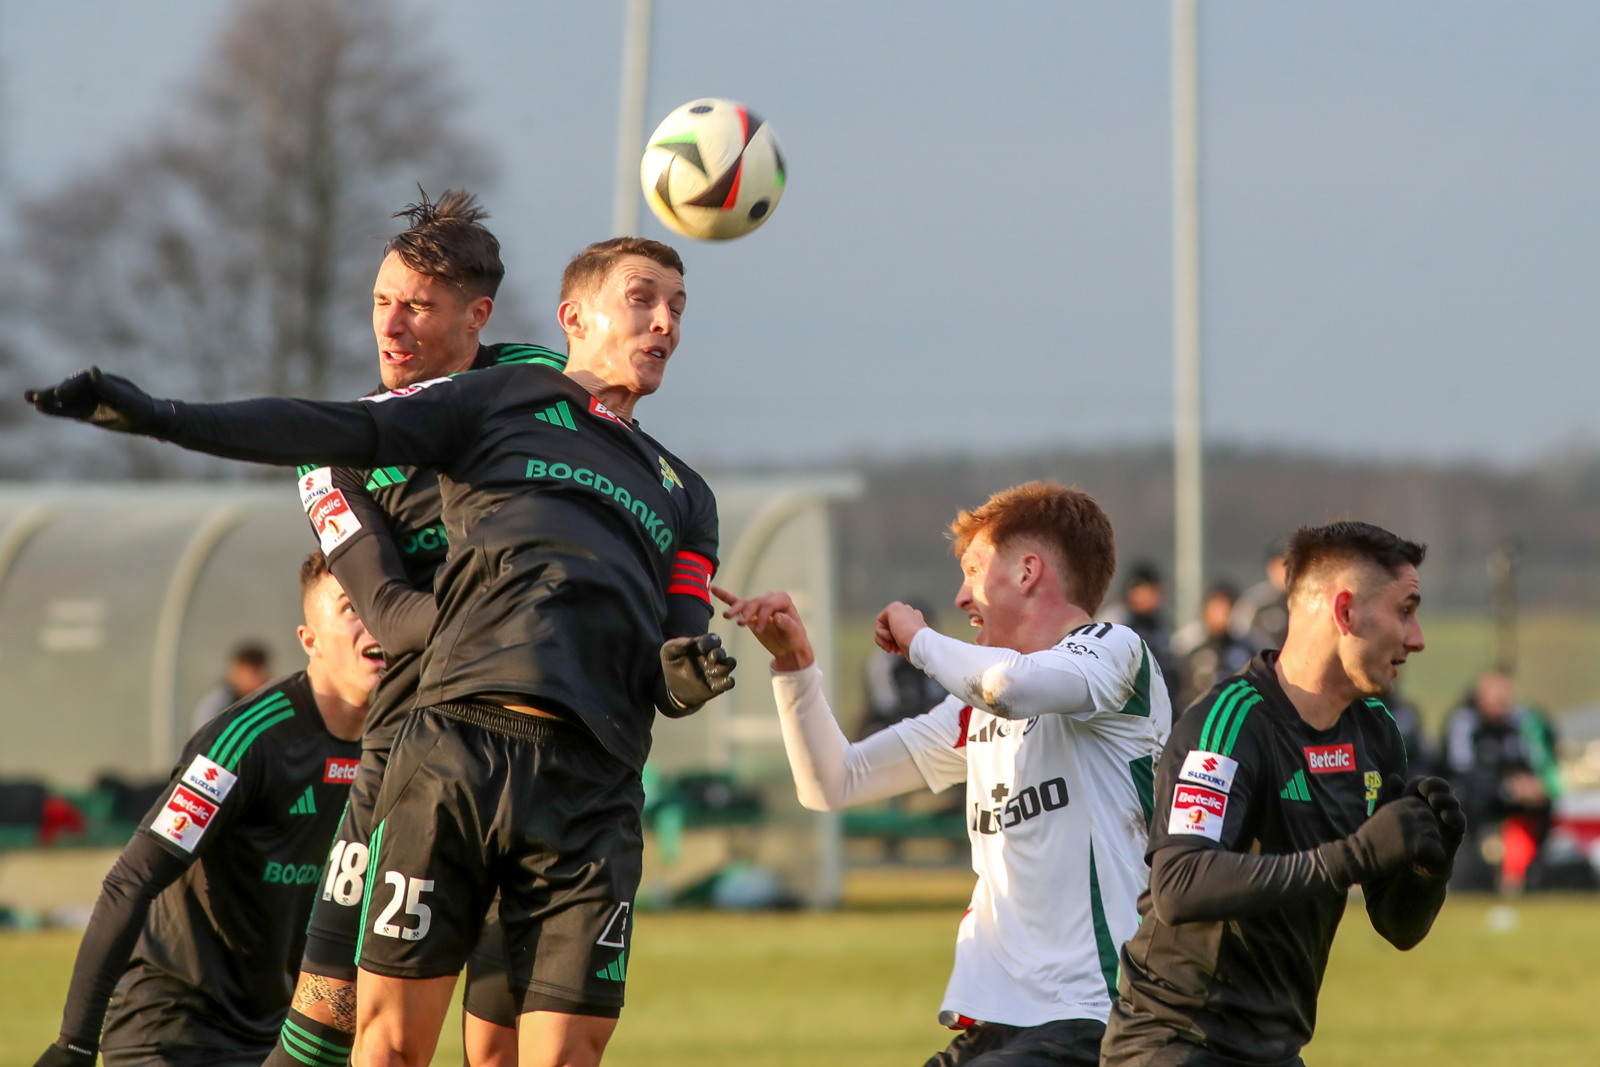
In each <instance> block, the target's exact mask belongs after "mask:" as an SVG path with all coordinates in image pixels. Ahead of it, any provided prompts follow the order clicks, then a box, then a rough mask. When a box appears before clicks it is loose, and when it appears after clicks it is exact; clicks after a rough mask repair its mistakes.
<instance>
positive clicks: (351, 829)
mask: <svg viewBox="0 0 1600 1067" xmlns="http://www.w3.org/2000/svg"><path fill="white" fill-rule="evenodd" d="M394 217H395V218H404V219H405V220H406V221H407V222H408V223H409V225H408V226H407V228H406V229H405V230H403V231H402V232H400V233H398V234H396V235H395V236H394V237H391V238H390V239H389V240H388V242H386V243H385V245H384V250H383V258H382V261H381V263H380V265H379V268H378V275H377V280H376V282H375V283H374V285H373V293H372V328H373V335H374V336H375V338H376V340H377V347H378V374H379V379H380V382H381V387H380V389H379V392H382V391H383V390H393V389H404V388H408V387H411V386H415V385H416V384H417V383H419V382H426V381H432V380H434V379H437V378H443V377H447V376H449V375H452V374H460V373H463V372H465V371H470V370H480V369H483V368H485V367H493V366H500V365H503V364H509V363H543V364H545V365H546V366H550V367H554V368H556V369H560V368H561V367H563V366H565V364H566V356H565V355H564V354H563V353H559V352H553V351H551V350H549V349H547V348H540V347H538V346H536V345H515V344H498V345H484V344H481V343H480V341H479V336H480V334H481V332H482V330H483V328H484V326H485V325H486V324H487V322H488V320H489V317H490V315H491V314H492V313H493V309H494V295H495V293H496V292H497V291H498V288H499V284H500V280H501V277H502V275H503V274H504V272H505V271H504V267H503V266H502V265H501V262H500V255H499V242H498V241H497V240H496V239H495V237H494V235H493V234H492V233H490V232H489V230H488V229H487V228H485V227H484V226H483V224H482V220H483V219H485V218H487V217H488V216H487V213H486V212H484V211H483V209H482V208H481V206H480V205H479V204H478V201H477V199H476V198H475V197H473V196H471V195H470V194H468V193H465V192H462V191H459V190H453V189H450V190H446V191H445V192H444V193H443V194H442V195H441V196H440V197H439V199H438V200H437V201H430V200H429V199H428V196H427V194H426V193H424V194H423V195H422V198H421V201H420V202H419V203H416V204H410V205H407V206H406V207H405V208H404V209H402V210H401V211H398V212H396V213H395V215H394ZM298 487H299V491H300V499H301V502H302V503H303V504H304V506H305V509H306V515H307V517H308V518H310V519H311V522H312V525H313V528H314V529H315V531H316V533H317V537H318V540H319V542H320V544H321V545H322V548H323V550H324V551H325V552H326V554H327V557H328V561H329V566H330V567H331V568H332V569H333V572H334V574H335V575H337V576H338V578H339V580H340V582H341V583H342V584H343V585H344V587H345V588H346V589H347V590H348V591H349V593H350V597H351V599H352V600H353V601H354V602H355V604H356V606H357V608H358V609H359V610H360V612H361V616H362V618H364V619H366V620H367V625H368V626H369V627H370V628H371V630H372V633H373V634H374V636H376V637H377V638H378V641H379V643H380V644H381V645H383V649H384V654H385V656H386V658H387V660H388V664H389V666H388V669H387V670H386V671H385V673H384V677H383V681H382V682H381V683H380V685H379V687H378V691H377V692H376V693H375V694H374V695H373V700H372V707H371V710H370V711H369V713H368V715H367V728H366V732H365V733H364V734H363V735H362V739H361V745H362V768H361V772H360V773H359V774H358V775H357V778H356V782H355V784H354V786H353V787H352V788H351V791H350V807H349V810H348V811H346V813H345V817H344V821H343V822H341V823H340V826H339V833H338V835H337V836H336V837H335V838H334V843H333V848H332V849H331V850H330V852H329V866H328V870H327V872H326V877H325V879H324V881H323V884H322V892H321V895H320V896H319V897H318V898H317V904H316V907H315V908H314V909H313V910H312V913H311V923H310V927H309V929H308V931H307V937H306V953H305V959H304V960H303V961H302V962H301V975H300V979H299V982H298V983H297V985H296V987H295V995H294V1002H293V1003H292V1004H291V1006H290V1009H289V1014H288V1017H287V1018H286V1019H285V1020H284V1025H283V1033H282V1034H281V1035H280V1038H279V1044H278V1047H277V1048H276V1049H274V1050H273V1052H272V1055H271V1056H270V1057H268V1059H267V1061H266V1064H265V1065H264V1067H301V1065H303V1064H305V1063H306V1062H307V1060H308V1059H310V1060H319V1059H321V1058H333V1059H343V1058H348V1056H349V1054H350V1048H351V1044H352V1042H353V1040H354V1037H355V1029H356V988H355V986H356V971H357V967H356V944H357V941H358V940H359V936H360V932H361V901H362V897H363V896H364V893H365V889H366V869H367V848H368V844H369V842H370V838H371V834H372V817H371V816H372V808H373V804H374V803H375V802H376V800H377V795H378V787H379V786H380V784H381V783H382V781H383V771H384V768H385V766H386V765H387V764H388V760H389V750H390V748H391V747H392V746H393V744H394V737H395V734H396V732H397V731H398V730H399V728H400V723H401V721H402V720H403V719H404V717H405V713H406V712H408V711H410V710H411V707H412V702H413V700H414V698H415V697H416V691H417V683H418V681H419V680H420V677H421V654H422V649H423V647H424V646H425V645H426V644H427V639H428V634H429V632H430V631H431V630H432V628H433V623H434V619H435V617H436V615H437V609H436V605H435V602H434V598H433V581H434V575H435V574H436V573H437V572H438V569H439V567H440V566H441V565H443V563H444V559H445V554H446V551H447V549H448V548H449V545H448V542H447V540H446V536H445V529H444V522H443V518H442V514H441V509H442V506H443V505H442V501H441V498H440V494H439V479H438V476H437V475H436V474H435V473H434V472H433V471H430V470H420V469H418V468H416V467H411V466H392V467H378V468H347V467H339V468H329V467H309V466H307V467H302V468H301V469H300V470H299V472H298ZM486 940H487V941H488V942H489V943H488V944H487V945H485V946H483V947H482V949H481V950H480V951H479V952H477V953H475V954H474V956H473V961H472V963H471V964H470V965H469V967H468V973H467V981H466V983H465V990H464V996H463V1004H462V1007H463V1016H462V1023H463V1031H464V1032H463V1042H464V1044H465V1046H466V1050H467V1059H468V1062H469V1063H472V1064H474V1065H478V1064H488V1063H492V1062H496V1061H497V1060H500V1061H508V1062H514V1061H515V1056H516V1031H515V1029H514V1028H515V1026H516V1016H517V1009H516V1005H515V1004H514V1003H513V1001H512V999H511V996H510V992H509V990H508V988H507V983H506V980H505V974H504V971H503V962H504V961H503V959H502V958H501V957H503V952H496V951H495V950H494V945H495V943H496V942H495V940H494V939H493V937H492V936H490V937H487V938H486Z"/></svg>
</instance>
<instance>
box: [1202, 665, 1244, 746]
mask: <svg viewBox="0 0 1600 1067" xmlns="http://www.w3.org/2000/svg"><path fill="white" fill-rule="evenodd" d="M1249 688H1250V683H1249V682H1247V681H1245V680H1244V679H1243V678H1240V679H1239V680H1238V681H1236V682H1234V683H1233V684H1232V685H1230V686H1228V687H1227V688H1226V689H1224V690H1223V691H1222V692H1220V693H1218V694H1217V699H1216V700H1214V701H1212V703H1211V710H1210V711H1209V712H1207V713H1206V721H1205V725H1204V726H1203V727H1201V729H1200V750H1201V751H1202V752H1215V751H1216V749H1215V748H1213V747H1212V744H1213V734H1215V741H1216V742H1217V743H1220V742H1221V740H1222V731H1223V729H1225V728H1226V725H1227V722H1228V716H1229V715H1230V714H1232V713H1233V706H1234V705H1235V704H1237V703H1238V702H1239V698H1240V697H1242V696H1243V695H1244V694H1245V692H1246V691H1247V690H1248V689H1249Z"/></svg>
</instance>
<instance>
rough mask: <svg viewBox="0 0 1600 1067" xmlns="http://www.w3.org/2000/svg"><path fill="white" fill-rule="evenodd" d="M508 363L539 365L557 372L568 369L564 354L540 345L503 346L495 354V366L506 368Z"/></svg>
mask: <svg viewBox="0 0 1600 1067" xmlns="http://www.w3.org/2000/svg"><path fill="white" fill-rule="evenodd" d="M508 363H539V364H543V365H544V366H546V367H552V368H554V369H556V370H566V369H567V357H566V356H565V355H564V354H563V353H560V352H555V351H552V350H551V349H548V348H542V347H540V346H539V345H501V346H500V347H499V349H498V350H497V351H496V352H495V354H494V365H495V366H496V367H504V366H505V365H507V364H508Z"/></svg>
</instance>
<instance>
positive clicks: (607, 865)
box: [357, 703, 644, 1016]
mask: <svg viewBox="0 0 1600 1067" xmlns="http://www.w3.org/2000/svg"><path fill="white" fill-rule="evenodd" d="M643 802H644V791H643V787H642V786H641V784H640V781H639V775H638V773H637V772H636V771H634V770H632V769H631V768H629V767H628V765H627V764H625V763H623V762H622V761H621V760H618V759H617V758H616V757H614V756H612V755H611V754H610V753H609V752H607V751H606V750H605V749H604V748H603V747H601V745H600V743H599V742H598V741H596V740H595V739H594V737H593V736H592V735H591V734H589V733H588V732H587V731H586V730H584V729H583V728H582V727H580V726H576V725H573V724H569V723H567V722H564V721H560V720H556V719H545V718H538V717H535V716H531V715H522V714H519V713H517V712H513V711H507V710H506V709H504V708H501V707H497V706H495V705H489V704H475V703H452V704H442V705H439V706H437V707H432V708H422V709H418V710H417V711H415V712H413V713H412V716H411V718H410V720H409V721H407V723H406V725H405V728H404V729H403V730H402V731H401V733H400V736H399V737H398V738H397V739H396V742H395V748H394V751H393V752H392V753H391V755H390V761H389V768H388V771H387V773H386V774H385V775H384V783H383V788H382V790H381V792H380V794H379V797H378V803H377V806H376V809H375V811H374V817H375V818H376V819H378V820H379V821H378V822H377V824H376V825H375V827H374V829H373V833H372V842H371V847H370V856H371V860H370V862H369V864H368V878H367V889H366V899H365V900H364V902H363V906H362V929H361V938H360V942H359V944H358V946H357V953H358V955H357V958H358V962H359V964H360V967H361V968H362V969H363V970H366V971H370V972H372V973H374V974H381V975H385V976H388V977H391V978H436V977H441V976H443V975H453V974H455V973H457V972H458V971H459V970H460V969H461V967H462V966H463V964H465V963H466V962H467V959H468V957H469V956H470V955H471V954H472V950H473V947H474V946H475V945H476V944H477V941H478V936H479V932H480V929H481V927H482V925H483V921H484V915H485V913H486V912H487V911H488V908H489V905H490V903H491V901H492V900H493V899H494V895H495V893H496V892H498V893H499V894H500V922H501V925H502V927H503V928H504V931H505V941H506V959H507V970H508V984H509V987H510V989H511V990H513V991H514V992H515V994H516V995H517V997H518V999H519V1001H520V1005H519V1006H520V1010H521V1011H523V1012H528V1011H538V1010H548V1011H564V1012H569V1013H572V1014H580V1015H602V1016H605V1015H610V1016H614V1015H616V1014H617V1013H618V1011H619V1010H620V1009H621V1007H622V1002H623V989H624V986H625V983H626V979H627V967H628V951H629V945H630V941H631V932H632V925H633V923H632V910H633V898H634V894H635V892H636V891H637V890H638V887H639V868H640V863H641V858H642V852H643V838H642V835H641V832H640V824H639V813H640V810H641V808H642V807H643Z"/></svg>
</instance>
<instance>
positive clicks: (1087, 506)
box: [950, 482, 1117, 615]
mask: <svg viewBox="0 0 1600 1067" xmlns="http://www.w3.org/2000/svg"><path fill="white" fill-rule="evenodd" d="M979 534H983V535H986V536H987V537H988V538H989V540H990V542H992V543H993V544H994V546H995V547H996V548H1004V547H1005V546H1006V545H1008V544H1009V543H1011V542H1012V541H1014V540H1016V539H1017V538H1019V537H1035V538H1038V539H1039V540H1040V541H1043V542H1044V544H1045V545H1046V546H1048V547H1049V548H1052V549H1054V550H1055V552H1056V553H1057V554H1058V557H1059V558H1058V559H1057V560H1056V561H1055V562H1056V563H1057V564H1058V565H1059V566H1060V567H1061V570H1062V579H1063V581H1064V582H1065V583H1066V594H1067V599H1068V600H1070V601H1072V603H1074V604H1076V605H1078V606H1079V607H1080V608H1082V609H1083V610H1085V611H1087V612H1088V613H1089V614H1091V615H1093V614H1094V613H1095V612H1096V611H1099V610H1100V603H1101V601H1103V600H1105V598H1106V590H1107V589H1110V588H1111V575H1112V574H1113V573H1114V572H1115V571H1116V569H1117V543H1116V537H1115V536H1114V535H1113V534H1112V532H1111V520H1110V519H1108V518H1106V513H1105V512H1104V511H1102V510H1101V508H1100V505H1099V504H1097V503H1095V500H1094V497H1092V496H1090V495H1089V494H1088V493H1085V492H1083V491H1081V490H1078V489H1072V488H1069V487H1067V486H1064V485H1058V484H1056V483H1055V482H1025V483H1024V484H1022V485H1019V486H1015V487H1014V488H1011V489H1006V490H1003V491H1002V492H999V493H996V494H995V495H994V496H992V497H990V498H989V499H988V500H987V501H986V502H985V503H984V504H983V505H982V506H981V507H978V508H975V509H974V510H972V511H963V512H961V514H959V515H957V516H956V519H955V521H954V522H952V523H951V524H950V539H951V540H952V541H953V542H954V543H955V551H956V556H957V557H960V556H961V554H962V553H964V552H966V550H967V546H968V545H970V544H972V542H973V540H974V539H975V538H976V537H977V536H978V535H979Z"/></svg>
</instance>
